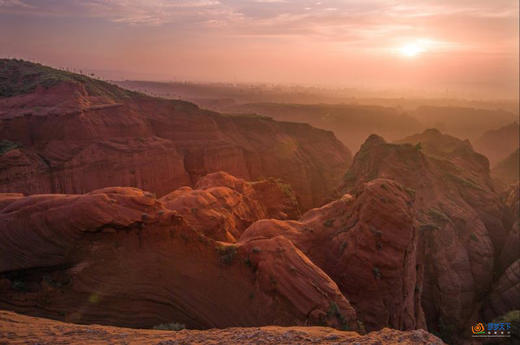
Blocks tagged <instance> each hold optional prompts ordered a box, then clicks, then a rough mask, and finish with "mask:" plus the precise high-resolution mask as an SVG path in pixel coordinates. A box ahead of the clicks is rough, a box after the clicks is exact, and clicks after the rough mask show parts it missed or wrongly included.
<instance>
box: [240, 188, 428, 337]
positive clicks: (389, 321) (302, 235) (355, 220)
mask: <svg viewBox="0 0 520 345" xmlns="http://www.w3.org/2000/svg"><path fill="white" fill-rule="evenodd" d="M281 236H283V237H286V238H289V239H291V240H292V241H293V242H294V243H295V244H296V246H298V248H300V249H301V250H302V251H303V252H304V253H305V254H306V255H307V256H308V257H309V258H310V259H311V260H312V261H313V262H314V263H316V264H317V265H318V266H320V267H321V268H322V269H323V270H324V271H325V272H326V273H327V274H328V275H329V276H330V277H331V278H332V279H333V280H334V281H335V282H336V283H337V284H338V286H339V288H340V290H341V291H342V292H343V294H344V295H345V296H346V297H347V298H348V300H349V301H350V302H351V303H352V305H353V306H354V307H355V308H356V311H357V312H358V317H359V318H360V320H362V321H363V322H364V324H365V326H366V328H367V329H368V330H373V329H380V328H383V327H392V328H398V329H415V328H421V327H425V322H424V315H423V313H422V309H421V306H420V292H421V291H420V287H421V279H422V278H421V274H420V272H417V271H416V247H417V232H416V229H415V225H414V215H413V209H412V207H411V199H410V196H409V195H408V194H407V193H406V191H404V189H403V188H402V187H401V186H400V185H399V184H397V183H395V182H393V181H390V180H385V179H377V180H374V181H372V182H369V183H367V184H366V185H363V186H361V187H360V188H359V190H357V191H356V193H355V194H354V196H351V195H345V196H343V197H342V198H341V199H339V200H336V201H333V202H331V203H329V204H327V205H325V206H323V207H321V208H318V209H312V210H309V211H308V212H307V213H305V214H304V215H303V216H302V218H301V219H300V220H299V221H279V220H260V221H258V222H256V223H254V224H253V225H251V226H250V227H249V228H248V229H247V230H246V231H245V232H244V234H243V235H242V236H241V238H240V242H239V243H241V242H243V241H246V242H249V243H251V244H254V243H256V242H258V241H263V240H264V239H265V238H279V237H281Z"/></svg>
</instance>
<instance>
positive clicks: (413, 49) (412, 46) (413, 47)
mask: <svg viewBox="0 0 520 345" xmlns="http://www.w3.org/2000/svg"><path fill="white" fill-rule="evenodd" d="M425 51H426V49H425V48H424V46H423V45H421V44H419V43H408V44H405V45H404V46H402V47H401V48H399V52H400V53H401V55H403V56H406V57H410V58H412V57H416V56H418V55H420V54H422V53H424V52H425Z"/></svg>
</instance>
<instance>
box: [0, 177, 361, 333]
mask: <svg viewBox="0 0 520 345" xmlns="http://www.w3.org/2000/svg"><path fill="white" fill-rule="evenodd" d="M217 176H221V177H222V176H224V177H226V176H225V175H217ZM207 180H208V179H205V180H203V181H205V182H207ZM227 180H229V179H227ZM234 182H236V183H237V184H240V181H238V180H234ZM201 183H202V182H201ZM249 187H250V186H249ZM0 207H1V208H0V228H1V229H2V231H1V232H0V274H1V278H0V308H3V309H10V310H15V311H19V312H23V313H27V314H32V315H39V316H47V317H52V318H57V319H62V320H67V321H71V322H78V323H104V324H114V325H126V326H132V327H151V326H154V325H157V324H160V323H168V322H180V323H184V324H186V325H187V326H188V327H190V328H209V327H229V326H253V325H255V326H258V325H271V324H274V325H316V324H327V325H331V326H336V327H339V326H347V327H349V328H350V329H356V328H357V323H356V313H355V311H354V309H353V308H352V307H351V306H350V304H349V302H348V301H347V300H346V299H345V297H344V296H343V295H342V294H341V292H340V291H339V289H338V287H337V285H336V284H335V283H334V282H333V281H332V280H331V279H330V278H329V277H328V276H327V275H326V274H325V273H324V272H323V271H322V270H321V269H320V268H319V267H317V266H316V265H315V264H313V263H312V262H311V261H310V260H309V259H308V258H307V257H306V256H305V255H304V254H303V253H302V252H301V251H300V250H298V249H297V248H296V247H295V246H294V245H293V244H292V243H291V242H290V241H288V240H287V239H284V238H273V239H266V240H264V241H255V242H254V243H249V242H247V241H243V242H241V243H239V244H236V245H235V244H229V243H225V242H217V241H214V240H212V239H210V238H208V237H206V236H204V234H202V233H200V232H198V231H197V230H195V229H193V228H192V227H190V226H189V224H187V223H186V221H185V220H184V219H183V217H182V216H180V215H179V214H178V213H176V212H175V211H171V210H169V209H168V208H167V207H165V205H164V204H163V203H162V202H161V201H159V200H157V199H156V198H155V197H154V196H153V194H151V193H147V192H142V191H141V190H139V189H134V188H122V187H119V188H116V187H114V188H106V189H101V190H97V191H93V192H91V193H88V194H85V195H58V194H53V195H33V196H27V197H24V196H21V195H14V194H8V195H0ZM330 310H332V311H333V312H329V311H330Z"/></svg>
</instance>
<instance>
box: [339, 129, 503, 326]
mask: <svg viewBox="0 0 520 345" xmlns="http://www.w3.org/2000/svg"><path fill="white" fill-rule="evenodd" d="M375 177H384V178H390V179H393V180H395V181H397V182H399V183H401V184H402V185H403V186H404V187H405V189H406V190H407V191H408V193H410V194H411V195H414V198H415V201H414V208H415V209H416V215H417V220H418V223H419V224H418V226H419V230H420V231H419V232H420V236H419V237H420V250H419V255H420V258H419V264H420V268H419V269H420V270H422V269H424V284H423V292H422V298H421V301H422V305H423V308H424V312H425V315H426V319H427V322H428V327H429V329H431V330H434V331H436V332H440V333H442V334H445V335H448V336H449V335H450V334H454V332H455V331H456V330H460V331H464V330H465V329H466V328H467V327H466V326H467V325H468V324H469V323H471V322H473V321H476V318H477V313H478V310H479V307H480V303H481V301H482V298H483V296H484V295H485V294H486V293H487V292H488V291H489V288H490V286H491V284H492V280H493V270H494V267H495V266H494V265H495V258H496V257H497V256H498V255H499V253H500V252H501V250H502V248H503V247H504V243H505V242H506V238H507V236H508V231H507V228H506V226H505V225H504V223H503V211H504V205H503V204H502V202H501V201H500V198H499V195H498V194H497V193H496V192H495V190H494V189H493V187H492V183H491V179H490V177H489V163H488V161H487V159H486V158H485V157H484V156H482V155H480V154H477V153H475V152H474V151H473V150H472V148H471V145H470V144H469V142H468V141H461V140H458V139H456V138H454V137H450V136H447V135H443V134H441V133H440V132H439V131H437V130H427V131H425V132H424V133H422V134H418V135H415V136H412V137H409V138H406V139H404V140H402V141H401V142H400V143H398V144H391V143H387V142H385V140H384V139H383V138H381V137H378V136H375V135H373V136H371V137H370V138H368V139H367V141H366V142H365V144H364V145H363V146H362V148H361V150H360V151H359V152H358V153H357V154H356V156H355V158H354V162H353V165H352V167H351V168H350V169H349V171H348V172H347V174H346V176H345V185H344V187H343V191H349V190H355V189H356V188H358V187H357V186H359V185H360V184H363V183H366V182H367V181H370V180H372V179H373V178H375ZM423 266H424V267H423Z"/></svg>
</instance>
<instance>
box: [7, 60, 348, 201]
mask: <svg viewBox="0 0 520 345" xmlns="http://www.w3.org/2000/svg"><path fill="white" fill-rule="evenodd" d="M6 61H7V62H6ZM9 61H10V60H1V61H0V73H1V76H3V77H5V78H7V81H8V82H9V81H12V83H11V84H15V83H18V82H19V83H22V84H23V82H24V80H21V81H20V80H18V79H16V78H18V77H19V76H20V75H22V76H23V75H30V76H31V78H32V79H31V83H30V85H33V84H34V85H35V88H34V89H29V90H22V91H23V92H21V91H20V90H11V91H12V92H10V93H9V95H11V94H12V96H11V97H3V98H1V97H0V137H1V138H3V139H5V141H4V142H2V143H1V144H0V145H1V146H0V153H1V154H0V167H1V168H0V191H3V192H23V193H26V194H34V193H85V192H88V191H91V190H94V189H98V188H103V187H109V186H132V187H139V188H143V189H146V190H149V191H151V192H154V193H157V195H159V196H162V195H165V194H166V193H169V192H171V191H172V190H174V189H175V188H178V187H181V186H185V185H194V184H195V183H196V182H197V181H198V179H199V178H200V177H202V176H204V175H206V174H208V173H210V172H215V171H221V170H223V171H227V172H229V173H231V174H232V175H234V176H237V177H241V178H246V179H247V180H256V179H260V178H267V177H276V178H282V179H283V180H284V181H285V182H287V183H289V184H290V185H291V186H292V187H293V189H294V190H295V192H296V193H297V196H298V198H299V200H300V202H301V204H302V206H303V207H304V208H309V207H313V206H316V205H318V204H320V203H321V202H322V201H323V200H324V199H325V198H326V197H328V195H329V194H330V192H331V191H332V190H333V189H334V188H335V187H336V186H337V185H338V184H339V182H340V180H341V176H342V174H343V173H344V171H345V170H346V168H347V167H348V165H349V164H350V162H351V155H350V152H349V151H348V149H347V148H345V146H343V144H341V142H339V141H338V140H337V139H336V138H335V137H334V134H333V133H332V132H329V131H324V130H318V129H315V128H313V127H311V126H309V125H306V124H296V123H290V122H276V121H273V120H271V119H269V118H261V117H253V116H249V117H248V116H225V115H221V114H218V113H215V112H210V111H205V110H201V109H199V108H198V107H197V106H195V105H194V104H191V103H188V102H182V101H174V100H165V99H158V98H152V97H148V96H144V95H141V94H137V93H133V92H130V91H126V90H123V89H120V88H118V87H116V86H113V85H110V84H107V83H104V82H101V81H97V80H93V79H90V78H86V77H82V76H78V75H75V74H71V73H65V72H61V71H56V70H53V69H50V68H46V67H43V66H39V65H34V64H31V63H24V62H16V63H9ZM6 66H7V67H6ZM38 66H39V67H38ZM12 70H14V72H13V71H12ZM27 70H29V71H30V72H31V73H30V74H28V73H25V72H26V71H27ZM6 71H11V72H12V73H6ZM35 78H36V80H33V79H35ZM38 78H40V79H38ZM53 78H54V79H53ZM49 79H50V80H51V81H52V83H49V82H48V80H49ZM16 85H18V84H16ZM15 91H16V92H15ZM19 91H20V92H19ZM3 147H5V148H6V150H4V149H3Z"/></svg>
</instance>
